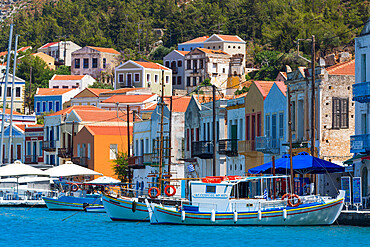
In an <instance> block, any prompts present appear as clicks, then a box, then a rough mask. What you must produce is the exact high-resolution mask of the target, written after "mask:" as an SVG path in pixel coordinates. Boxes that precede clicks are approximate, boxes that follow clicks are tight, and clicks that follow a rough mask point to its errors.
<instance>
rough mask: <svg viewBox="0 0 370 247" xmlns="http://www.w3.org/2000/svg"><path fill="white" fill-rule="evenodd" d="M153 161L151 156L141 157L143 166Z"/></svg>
mask: <svg viewBox="0 0 370 247" xmlns="http://www.w3.org/2000/svg"><path fill="white" fill-rule="evenodd" d="M152 161H153V154H144V155H143V164H150V163H152Z"/></svg>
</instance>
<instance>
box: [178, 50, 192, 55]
mask: <svg viewBox="0 0 370 247" xmlns="http://www.w3.org/2000/svg"><path fill="white" fill-rule="evenodd" d="M176 51H177V52H178V53H180V54H181V55H184V56H185V55H186V54H188V53H189V51H179V50H176Z"/></svg>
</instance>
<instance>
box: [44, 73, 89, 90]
mask: <svg viewBox="0 0 370 247" xmlns="http://www.w3.org/2000/svg"><path fill="white" fill-rule="evenodd" d="M94 82H95V79H94V78H92V77H91V76H90V75H54V76H53V77H52V78H51V79H50V81H49V88H63V89H67V88H76V89H78V90H79V91H81V90H83V89H85V88H88V87H89V86H91V85H92V84H93V83H94Z"/></svg>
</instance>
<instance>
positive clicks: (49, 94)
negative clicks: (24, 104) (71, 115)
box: [34, 88, 79, 115]
mask: <svg viewBox="0 0 370 247" xmlns="http://www.w3.org/2000/svg"><path fill="white" fill-rule="evenodd" d="M78 93H79V90H78V89H77V88H76V89H73V88H70V89H57V88H38V89H37V90H36V94H35V97H34V107H35V109H34V110H35V114H36V115H41V114H42V113H47V112H58V111H60V110H62V109H63V104H64V103H66V102H67V101H69V100H70V99H71V98H73V97H74V96H76V95H77V94H78Z"/></svg>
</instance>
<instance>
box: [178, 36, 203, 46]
mask: <svg viewBox="0 0 370 247" xmlns="http://www.w3.org/2000/svg"><path fill="white" fill-rule="evenodd" d="M208 38H209V36H202V37H198V38H195V39H192V40H189V41H186V42H184V43H182V44H190V43H202V42H204V41H206V40H207V39H208Z"/></svg>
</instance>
